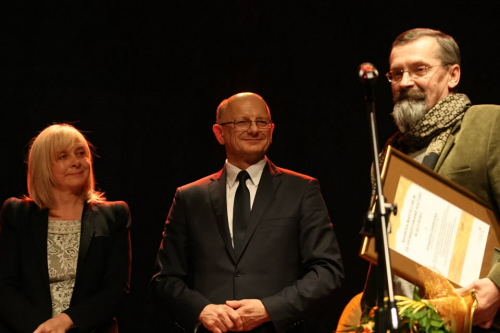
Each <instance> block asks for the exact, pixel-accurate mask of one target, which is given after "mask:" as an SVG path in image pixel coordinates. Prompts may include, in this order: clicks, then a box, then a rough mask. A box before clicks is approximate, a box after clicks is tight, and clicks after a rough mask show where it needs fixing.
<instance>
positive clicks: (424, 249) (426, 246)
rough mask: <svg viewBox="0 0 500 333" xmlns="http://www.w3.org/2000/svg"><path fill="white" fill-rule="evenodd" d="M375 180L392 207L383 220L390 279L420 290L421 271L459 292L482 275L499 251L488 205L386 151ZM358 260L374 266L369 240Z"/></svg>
mask: <svg viewBox="0 0 500 333" xmlns="http://www.w3.org/2000/svg"><path fill="white" fill-rule="evenodd" d="M381 177H382V187H383V189H382V192H383V194H384V196H385V199H386V202H387V203H389V204H395V205H396V206H397V210H396V212H395V214H391V215H390V216H388V218H387V220H388V228H387V229H388V235H387V239H388V244H389V255H390V259H391V268H392V271H393V273H394V274H395V275H397V276H400V277H402V278H404V279H405V280H408V281H410V282H412V283H414V284H416V285H419V286H422V281H419V277H418V274H417V268H418V267H419V266H426V267H428V268H431V269H434V270H436V271H438V272H439V273H440V274H442V275H443V276H445V277H446V278H447V279H448V280H449V281H450V282H451V283H452V284H453V285H454V286H456V287H459V286H466V285H468V284H469V283H472V282H473V281H475V280H477V279H479V278H483V277H485V276H486V275H487V274H488V272H489V271H490V268H491V266H492V264H493V262H496V261H497V260H498V259H499V255H498V254H497V252H499V249H498V248H499V247H500V226H499V224H498V221H497V217H496V216H495V213H494V211H493V209H492V207H491V206H490V204H489V203H488V202H486V201H484V200H482V199H481V198H479V197H478V196H476V195H475V194H473V193H472V192H470V191H468V190H467V189H465V188H463V187H461V186H459V185H457V184H455V183H453V182H451V181H450V180H448V179H446V178H444V177H443V176H441V175H439V174H437V173H436V172H435V171H433V170H431V169H429V168H427V167H425V166H423V165H421V164H420V163H418V162H416V161H414V160H413V159H411V158H410V157H408V156H406V155H404V154H403V153H401V152H400V151H398V150H397V149H395V148H392V147H389V149H388V151H387V152H386V156H385V159H384V165H383V167H382V175H381ZM360 256H361V257H362V258H364V259H366V260H368V261H370V262H372V263H375V264H376V263H377V252H376V251H375V238H374V237H369V236H365V237H364V238H363V242H362V245H361V250H360Z"/></svg>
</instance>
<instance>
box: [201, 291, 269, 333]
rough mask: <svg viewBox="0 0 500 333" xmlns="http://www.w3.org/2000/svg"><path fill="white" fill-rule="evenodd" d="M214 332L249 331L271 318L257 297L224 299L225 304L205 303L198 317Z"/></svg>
mask: <svg viewBox="0 0 500 333" xmlns="http://www.w3.org/2000/svg"><path fill="white" fill-rule="evenodd" d="M198 319H199V320H200V322H201V324H202V325H203V326H205V328H206V329H208V330H209V331H211V332H214V333H224V332H228V331H233V332H242V331H250V330H252V329H254V328H256V327H257V326H260V325H262V324H263V323H265V322H266V321H269V320H271V317H270V316H269V313H267V310H266V308H265V307H264V304H262V302H261V301H260V300H258V299H243V300H239V301H226V304H209V305H207V306H206V307H205V308H204V309H203V311H201V314H200V316H199V318H198Z"/></svg>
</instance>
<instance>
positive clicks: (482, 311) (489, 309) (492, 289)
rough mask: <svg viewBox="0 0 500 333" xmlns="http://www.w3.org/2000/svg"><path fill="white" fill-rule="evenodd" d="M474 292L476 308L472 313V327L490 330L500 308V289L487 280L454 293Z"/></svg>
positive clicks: (474, 283)
mask: <svg viewBox="0 0 500 333" xmlns="http://www.w3.org/2000/svg"><path fill="white" fill-rule="evenodd" d="M472 290H475V291H476V297H477V308H476V310H475V311H474V318H473V322H472V324H473V325H477V326H479V327H482V328H490V327H491V325H492V324H493V319H494V318H495V314H496V313H497V310H498V309H499V308H500V289H498V287H497V286H496V284H494V283H493V281H491V280H490V279H488V278H484V279H480V280H477V281H474V282H473V283H471V284H470V285H468V286H467V287H464V288H459V289H457V290H456V291H457V292H458V293H459V294H460V295H465V294H467V293H470V292H471V291H472Z"/></svg>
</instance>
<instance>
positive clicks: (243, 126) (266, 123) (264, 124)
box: [219, 119, 273, 131]
mask: <svg viewBox="0 0 500 333" xmlns="http://www.w3.org/2000/svg"><path fill="white" fill-rule="evenodd" d="M252 123H255V125H257V127H258V128H259V130H265V129H268V128H270V127H271V125H272V123H273V121H272V120H270V119H269V120H260V119H258V120H233V121H228V122H226V123H220V124H219V125H229V124H233V126H234V128H235V129H236V130H238V131H248V130H249V129H250V127H251V126H252Z"/></svg>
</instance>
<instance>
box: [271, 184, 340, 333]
mask: <svg viewBox="0 0 500 333" xmlns="http://www.w3.org/2000/svg"><path fill="white" fill-rule="evenodd" d="M307 181H308V184H307V186H306V187H305V190H304V191H303V193H302V200H301V204H300V209H299V210H300V214H299V217H298V226H299V228H300V235H299V242H300V251H301V254H300V255H301V258H302V263H303V270H304V274H303V276H302V278H300V279H298V280H297V281H295V283H293V285H290V286H288V287H286V288H284V289H283V290H281V291H280V292H279V293H277V294H275V295H272V296H270V297H266V298H264V299H262V302H263V304H264V306H265V307H266V309H267V310H268V312H269V314H270V316H271V318H272V322H273V324H274V326H275V328H276V331H278V332H281V331H284V330H285V329H286V328H287V327H289V326H291V325H293V324H294V323H296V322H297V320H298V319H305V318H307V317H309V316H311V315H314V314H315V313H318V312H321V311H323V312H324V311H325V307H327V306H328V305H331V304H332V303H331V302H332V299H333V297H334V295H335V294H336V292H337V291H338V290H339V289H340V288H341V286H342V285H343V282H344V269H343V264H342V258H341V254H340V249H339V247H338V243H337V238H336V235H335V232H334V230H333V226H332V223H331V222H330V218H329V215H328V211H327V208H326V205H325V203H324V200H323V197H322V195H321V191H320V186H319V182H318V181H317V180H316V179H308V180H307ZM295 194H296V193H295Z"/></svg>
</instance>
